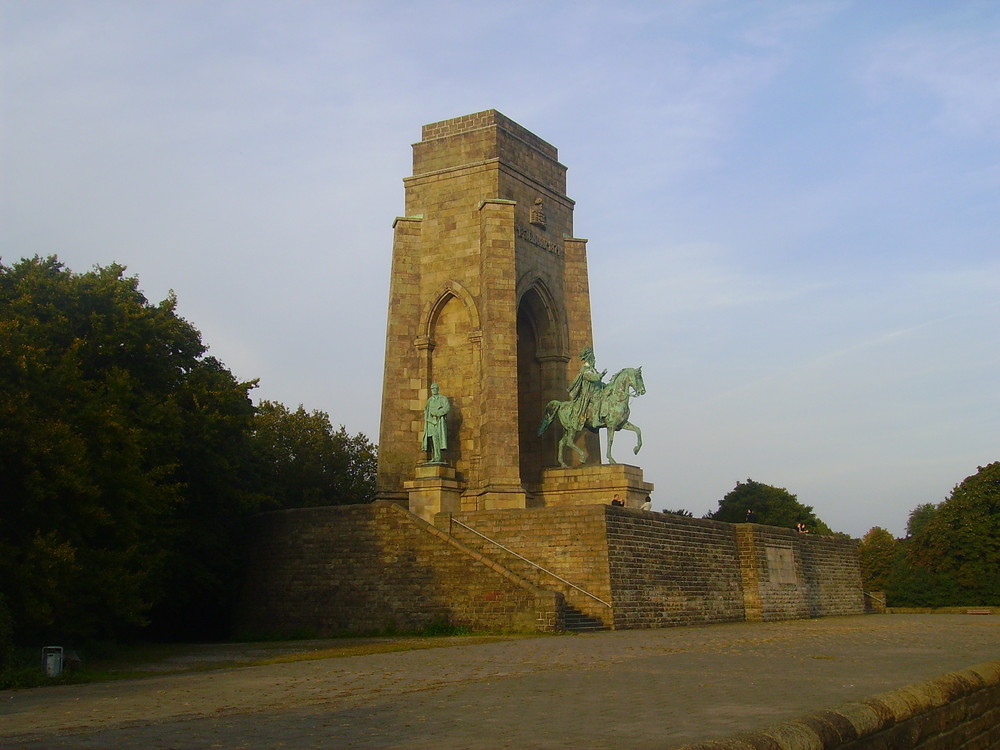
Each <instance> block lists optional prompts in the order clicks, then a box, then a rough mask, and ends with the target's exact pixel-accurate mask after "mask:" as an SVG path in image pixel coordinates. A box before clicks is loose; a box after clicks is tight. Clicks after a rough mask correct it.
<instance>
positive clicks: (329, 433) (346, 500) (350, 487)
mask: <svg viewBox="0 0 1000 750" xmlns="http://www.w3.org/2000/svg"><path fill="white" fill-rule="evenodd" d="M253 446H254V453H255V456H256V458H257V461H256V466H257V470H256V488H257V491H258V492H259V493H260V494H261V495H262V496H264V497H265V498H266V500H265V502H266V504H267V505H268V506H271V507H278V508H304V507H312V506H318V505H347V504H351V503H364V502H369V501H370V500H371V499H372V497H373V496H374V494H375V469H376V449H375V446H374V445H372V443H371V441H369V440H368V438H367V437H365V436H364V435H363V434H362V433H358V434H357V435H350V434H348V432H347V430H346V429H345V428H344V426H343V425H341V426H340V429H338V430H334V429H333V426H332V424H331V423H330V417H329V415H328V414H326V413H325V412H322V411H317V410H314V411H311V412H307V411H306V410H305V409H304V408H303V407H302V406H299V408H298V409H296V410H295V411H289V409H288V408H287V407H285V406H283V405H282V404H279V403H275V402H273V401H262V402H261V403H260V404H259V406H258V407H257V415H256V417H254V423H253Z"/></svg>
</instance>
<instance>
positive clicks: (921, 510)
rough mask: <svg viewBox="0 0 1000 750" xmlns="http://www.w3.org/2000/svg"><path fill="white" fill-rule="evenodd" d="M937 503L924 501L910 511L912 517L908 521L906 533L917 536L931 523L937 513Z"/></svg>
mask: <svg viewBox="0 0 1000 750" xmlns="http://www.w3.org/2000/svg"><path fill="white" fill-rule="evenodd" d="M937 509H938V507H937V505H935V504H934V503H922V504H921V505H918V506H917V507H916V508H914V509H913V510H911V511H910V517H909V519H908V520H907V522H906V535H907V536H916V535H917V534H919V533H920V532H921V531H923V530H924V528H925V527H926V526H927V524H928V523H930V521H931V519H932V518H934V516H935V514H936V513H937Z"/></svg>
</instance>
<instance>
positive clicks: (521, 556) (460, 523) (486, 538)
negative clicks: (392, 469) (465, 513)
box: [448, 516, 614, 610]
mask: <svg viewBox="0 0 1000 750" xmlns="http://www.w3.org/2000/svg"><path fill="white" fill-rule="evenodd" d="M448 522H449V523H457V524H458V525H459V526H461V527H462V528H463V529H468V530H469V531H471V532H472V533H473V534H476V535H477V536H481V537H482V538H483V539H485V540H486V541H487V542H491V543H493V544H495V545H496V546H497V547H499V548H500V549H502V550H503V551H504V552H509V553H510V554H512V555H513V556H514V557H516V558H518V559H520V560H524V561H525V562H526V563H528V565H534V566H535V567H536V568H538V569H539V570H540V571H542V572H543V573H547V574H548V575H550V576H552V577H553V578H555V579H556V580H557V581H561V582H562V583H565V584H566V585H567V586H570V587H571V588H574V589H576V590H577V591H579V592H580V593H582V594H586V595H587V596H589V597H590V598H591V599H594V600H596V601H599V602H600V603H601V604H603V605H604V606H605V607H607V608H608V609H610V610H614V607H612V606H611V605H610V604H608V603H607V602H606V601H604V600H603V599H601V598H600V597H599V596H594V595H593V594H591V593H590V592H589V591H587V590H585V589H581V588H580V587H579V586H577V585H576V584H575V583H570V582H569V581H567V580H566V579H565V578H563V577H561V576H558V575H556V574H555V573H553V572H552V571H551V570H546V569H545V568H543V567H542V566H541V565H539V564H538V563H535V562H532V561H531V560H529V559H528V558H527V557H525V556H524V555H519V554H518V553H517V552H515V551H514V550H512V549H508V548H507V547H504V546H503V545H502V544H500V542H498V541H497V540H496V539H490V538H489V537H488V536H486V535H485V534H483V533H480V532H478V531H476V530H475V529H474V528H472V527H471V526H466V525H465V524H464V523H462V522H461V521H459V520H458V519H456V518H455V517H454V516H448Z"/></svg>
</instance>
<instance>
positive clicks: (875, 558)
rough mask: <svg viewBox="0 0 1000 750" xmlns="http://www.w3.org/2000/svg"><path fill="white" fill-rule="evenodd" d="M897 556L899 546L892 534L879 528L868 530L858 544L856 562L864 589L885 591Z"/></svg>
mask: <svg viewBox="0 0 1000 750" xmlns="http://www.w3.org/2000/svg"><path fill="white" fill-rule="evenodd" d="M898 555H899V546H898V543H897V542H896V539H895V538H894V537H893V536H892V534H890V533H889V532H888V531H886V530H885V529H883V528H882V527H881V526H875V527H873V528H872V529H870V530H869V532H868V533H867V534H865V535H864V536H863V537H862V538H861V541H860V542H859V543H858V562H859V563H860V564H861V577H862V579H863V580H864V582H865V588H867V589H869V590H871V591H885V590H886V588H887V586H888V585H889V581H890V578H891V575H892V570H893V565H894V564H895V562H896V558H897V556H898Z"/></svg>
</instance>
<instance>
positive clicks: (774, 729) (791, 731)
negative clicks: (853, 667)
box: [676, 661, 1000, 750]
mask: <svg viewBox="0 0 1000 750" xmlns="http://www.w3.org/2000/svg"><path fill="white" fill-rule="evenodd" d="M966 747H968V748H977V750H978V749H980V748H1000V661H990V662H984V663H982V664H978V665H976V666H974V667H970V668H969V669H965V670H962V671H960V672H949V673H948V674H945V675H942V676H941V677H937V678H935V679H932V680H927V681H925V682H918V683H914V684H912V685H907V686H906V687H903V688H900V689H898V690H893V691H890V692H888V693H880V694H878V695H874V696H872V697H870V698H866V699H865V700H862V701H858V702H852V703H846V704H844V705H842V706H840V707H838V708H836V709H833V710H824V711H816V712H813V713H810V714H806V715H805V716H802V717H800V718H798V719H795V720H792V721H787V722H781V723H779V724H774V725H772V726H770V727H768V728H766V729H763V730H760V731H757V732H745V733H739V734H736V735H734V736H732V737H730V738H728V739H724V740H711V741H708V742H699V743H696V744H693V745H684V746H683V747H679V748H676V750H876V749H878V750H889V749H891V750H915V749H918V748H919V749H920V750H961V748H966Z"/></svg>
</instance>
